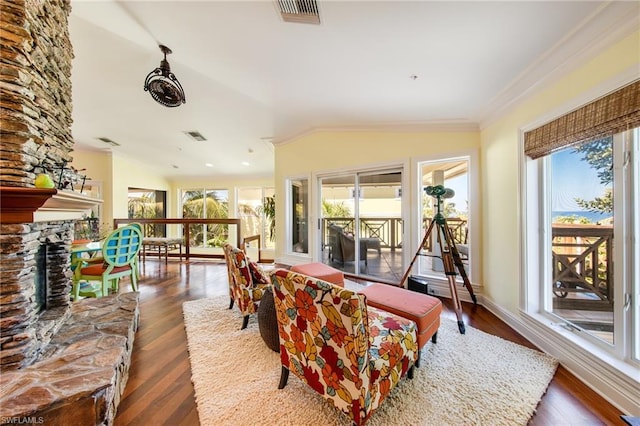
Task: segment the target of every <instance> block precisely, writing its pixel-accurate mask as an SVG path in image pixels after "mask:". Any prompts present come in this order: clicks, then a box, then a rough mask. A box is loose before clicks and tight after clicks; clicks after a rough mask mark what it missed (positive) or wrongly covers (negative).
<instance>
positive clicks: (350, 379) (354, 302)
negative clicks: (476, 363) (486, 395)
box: [271, 269, 418, 425]
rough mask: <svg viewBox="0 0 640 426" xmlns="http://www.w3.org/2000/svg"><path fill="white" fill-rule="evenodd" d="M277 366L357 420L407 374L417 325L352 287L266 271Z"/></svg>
mask: <svg viewBox="0 0 640 426" xmlns="http://www.w3.org/2000/svg"><path fill="white" fill-rule="evenodd" d="M271 280H272V282H273V293H274V300H275V307H276V315H277V320H278V330H279V333H280V360H281V362H282V372H281V376H280V385H279V386H278V388H279V389H282V388H284V387H285V386H286V384H287V380H288V378H289V371H291V372H293V374H295V375H296V376H298V377H299V378H301V379H302V380H303V381H304V382H305V383H307V384H308V385H309V386H310V387H311V388H312V389H313V390H315V391H316V392H318V393H319V394H320V395H322V396H323V397H324V398H326V399H327V400H329V401H331V403H332V404H333V405H334V406H335V407H337V408H338V409H340V410H342V411H344V412H345V413H347V414H348V415H349V417H350V418H351V419H352V420H353V422H354V423H355V424H356V425H363V424H364V423H365V422H366V421H367V419H369V417H370V416H371V414H372V413H373V412H374V411H375V410H376V409H377V408H378V407H379V406H380V403H381V402H382V401H383V400H384V398H385V397H386V396H387V395H388V394H389V392H390V391H391V389H393V387H394V386H396V385H397V384H398V382H399V381H400V378H401V377H402V376H403V375H405V374H407V375H408V377H409V378H412V377H413V366H414V363H415V361H416V359H417V354H418V352H417V351H418V345H417V340H416V339H417V337H416V324H415V323H414V322H412V321H409V320H406V319H404V318H401V317H398V316H396V315H393V314H390V313H388V312H385V311H382V310H378V309H375V308H373V307H367V305H366V298H365V296H363V295H360V294H357V293H355V292H353V291H350V290H346V289H343V288H341V287H338V286H336V285H333V284H331V283H328V282H325V281H322V280H319V279H316V278H311V277H308V276H306V275H302V274H298V273H295V272H290V271H286V270H284V269H278V270H276V271H275V272H274V273H273V274H272V275H271Z"/></svg>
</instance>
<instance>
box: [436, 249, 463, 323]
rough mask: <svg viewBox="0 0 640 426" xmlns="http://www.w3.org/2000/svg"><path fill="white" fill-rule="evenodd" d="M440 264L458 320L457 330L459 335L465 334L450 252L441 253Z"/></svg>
mask: <svg viewBox="0 0 640 426" xmlns="http://www.w3.org/2000/svg"><path fill="white" fill-rule="evenodd" d="M442 263H443V264H444V273H445V274H446V276H447V281H449V290H450V291H451V300H452V301H453V306H454V309H455V311H456V318H457V319H458V330H460V334H464V333H465V331H466V330H465V328H464V321H463V319H462V304H461V303H460V299H459V298H458V290H457V289H456V270H455V268H454V266H453V258H452V257H451V252H450V251H443V252H442Z"/></svg>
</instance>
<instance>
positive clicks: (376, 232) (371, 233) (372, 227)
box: [322, 217, 403, 251]
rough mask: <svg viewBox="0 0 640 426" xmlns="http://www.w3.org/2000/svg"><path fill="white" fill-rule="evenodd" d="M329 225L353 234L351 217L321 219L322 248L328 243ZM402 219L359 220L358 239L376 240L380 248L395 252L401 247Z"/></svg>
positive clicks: (353, 224) (353, 223) (353, 220)
mask: <svg viewBox="0 0 640 426" xmlns="http://www.w3.org/2000/svg"><path fill="white" fill-rule="evenodd" d="M329 225H337V226H340V227H342V228H343V229H344V231H345V232H351V233H353V234H355V233H356V232H355V229H354V227H355V218H353V217H327V218H323V219H322V246H323V247H325V246H326V245H327V244H328V241H329ZM402 226H403V223H402V219H401V218H399V217H377V218H360V229H359V232H358V235H359V236H360V238H377V239H379V240H380V247H384V248H388V249H391V251H395V250H396V249H397V248H401V247H402Z"/></svg>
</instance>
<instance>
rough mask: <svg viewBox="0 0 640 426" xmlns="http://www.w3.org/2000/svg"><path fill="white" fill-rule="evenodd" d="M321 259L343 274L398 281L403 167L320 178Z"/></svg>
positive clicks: (401, 257) (400, 257)
mask: <svg viewBox="0 0 640 426" xmlns="http://www.w3.org/2000/svg"><path fill="white" fill-rule="evenodd" d="M318 187H319V188H320V212H319V217H320V223H319V232H320V238H319V241H320V244H321V247H320V248H321V253H322V262H323V263H325V264H327V265H329V266H332V267H333V268H336V269H339V270H341V271H343V272H345V273H346V274H351V275H356V276H364V277H372V278H375V279H376V280H378V281H386V282H390V283H399V282H400V279H401V278H402V275H403V272H404V270H403V269H404V265H403V255H402V237H403V219H402V217H403V216H402V170H401V169H389V170H376V171H366V172H365V171H363V172H355V173H348V174H340V175H337V174H336V175H331V176H323V177H320V178H319V182H318Z"/></svg>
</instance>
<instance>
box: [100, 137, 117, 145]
mask: <svg viewBox="0 0 640 426" xmlns="http://www.w3.org/2000/svg"><path fill="white" fill-rule="evenodd" d="M98 140H99V141H102V142H104V143H106V144H109V145H111V146H120V144H119V143H118V142H114V141H112V140H111V139H109V138H98Z"/></svg>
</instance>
